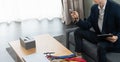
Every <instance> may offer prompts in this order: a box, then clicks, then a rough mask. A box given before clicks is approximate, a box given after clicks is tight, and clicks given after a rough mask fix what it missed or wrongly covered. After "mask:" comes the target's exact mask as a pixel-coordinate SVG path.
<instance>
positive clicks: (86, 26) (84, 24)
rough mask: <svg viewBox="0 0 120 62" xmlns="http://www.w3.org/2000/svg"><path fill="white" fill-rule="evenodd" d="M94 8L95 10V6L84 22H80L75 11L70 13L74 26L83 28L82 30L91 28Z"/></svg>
mask: <svg viewBox="0 0 120 62" xmlns="http://www.w3.org/2000/svg"><path fill="white" fill-rule="evenodd" d="M94 8H95V5H94V6H92V8H91V13H90V16H89V17H88V18H87V19H86V20H81V19H79V14H78V12H77V11H73V12H72V13H71V16H72V19H73V22H75V24H76V25H77V26H79V27H80V28H83V29H90V28H91V27H92V25H91V21H92V20H94V15H93V14H94Z"/></svg>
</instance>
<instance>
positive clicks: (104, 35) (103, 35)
mask: <svg viewBox="0 0 120 62" xmlns="http://www.w3.org/2000/svg"><path fill="white" fill-rule="evenodd" d="M97 36H98V37H102V38H106V37H112V36H113V34H100V35H97Z"/></svg>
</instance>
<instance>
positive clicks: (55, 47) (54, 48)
mask: <svg viewBox="0 0 120 62" xmlns="http://www.w3.org/2000/svg"><path fill="white" fill-rule="evenodd" d="M34 38H35V41H36V48H32V49H29V50H26V49H24V48H23V47H22V46H21V45H20V41H19V40H17V41H12V42H9V45H10V46H11V47H12V48H13V50H14V51H15V53H16V55H17V56H18V57H19V59H20V60H21V61H23V60H22V57H24V56H27V55H30V54H33V53H45V52H55V54H54V55H56V56H61V55H69V54H72V52H71V51H70V50H68V49H67V48H66V47H64V46H63V45H62V44H61V43H59V42H58V41H57V40H56V39H54V38H53V37H52V36H50V35H49V34H45V35H39V36H35V37H34Z"/></svg>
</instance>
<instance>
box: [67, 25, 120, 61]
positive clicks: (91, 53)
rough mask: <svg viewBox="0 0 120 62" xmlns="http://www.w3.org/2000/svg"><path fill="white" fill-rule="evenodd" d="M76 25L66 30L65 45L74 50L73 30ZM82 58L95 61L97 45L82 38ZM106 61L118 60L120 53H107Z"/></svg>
mask: <svg viewBox="0 0 120 62" xmlns="http://www.w3.org/2000/svg"><path fill="white" fill-rule="evenodd" d="M77 28H78V27H75V28H71V29H67V31H66V47H67V48H68V49H70V50H72V51H73V50H74V46H75V43H74V31H75V30H76V29H77ZM83 49H84V53H83V58H85V59H86V60H87V62H97V45H95V44H92V43H90V42H88V41H86V40H83ZM107 62H120V53H107Z"/></svg>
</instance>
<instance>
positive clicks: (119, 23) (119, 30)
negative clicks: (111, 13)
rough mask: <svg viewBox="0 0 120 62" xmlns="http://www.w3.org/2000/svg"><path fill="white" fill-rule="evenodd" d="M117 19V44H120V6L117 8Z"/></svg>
mask: <svg viewBox="0 0 120 62" xmlns="http://www.w3.org/2000/svg"><path fill="white" fill-rule="evenodd" d="M115 18H116V19H115V21H116V25H117V26H116V27H117V32H116V35H117V36H118V40H117V42H120V5H119V6H117V7H116V11H115ZM117 42H116V43H117Z"/></svg>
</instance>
